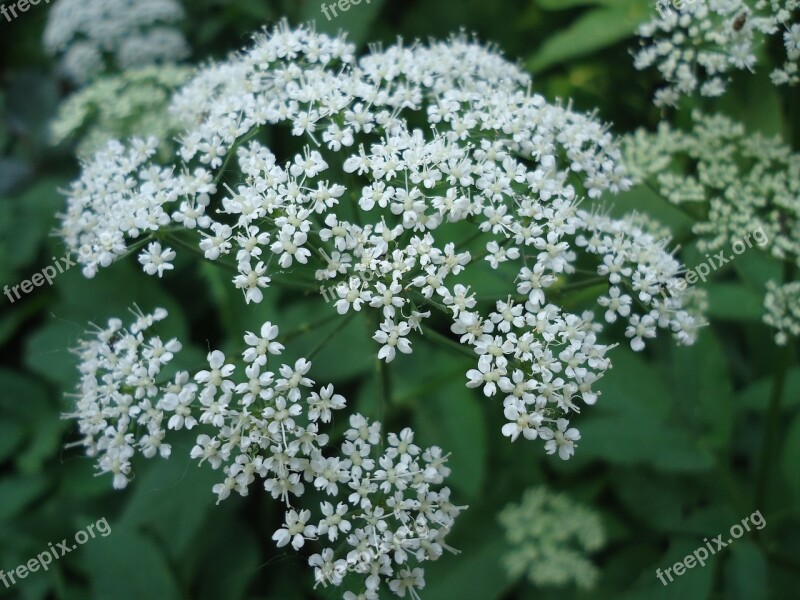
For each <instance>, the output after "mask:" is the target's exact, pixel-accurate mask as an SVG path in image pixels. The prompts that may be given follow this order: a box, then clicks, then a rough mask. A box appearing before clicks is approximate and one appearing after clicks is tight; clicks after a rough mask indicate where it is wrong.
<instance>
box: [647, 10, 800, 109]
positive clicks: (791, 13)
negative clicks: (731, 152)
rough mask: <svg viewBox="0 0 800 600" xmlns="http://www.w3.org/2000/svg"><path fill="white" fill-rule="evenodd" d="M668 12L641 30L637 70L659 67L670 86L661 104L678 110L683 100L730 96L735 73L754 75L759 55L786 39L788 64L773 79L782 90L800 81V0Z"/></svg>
mask: <svg viewBox="0 0 800 600" xmlns="http://www.w3.org/2000/svg"><path fill="white" fill-rule="evenodd" d="M667 4H668V6H667V7H665V8H663V10H661V11H659V14H658V15H656V16H654V17H653V18H652V19H651V20H650V21H648V22H646V23H644V24H643V25H641V26H640V28H639V36H640V37H641V38H642V47H641V48H640V49H639V50H638V52H637V53H636V56H635V63H634V64H635V66H636V68H637V69H646V68H649V67H653V66H655V67H656V68H657V69H658V71H659V72H660V73H661V76H662V77H663V78H664V81H665V82H666V84H667V85H666V86H665V87H663V88H661V89H659V90H658V91H657V92H656V97H655V103H656V105H659V106H665V105H667V106H674V105H676V104H677V102H678V100H679V99H680V98H681V96H685V95H691V94H694V93H695V92H697V91H699V93H700V95H702V96H712V97H713V96H721V95H722V94H724V93H725V89H726V87H727V84H728V81H729V80H730V76H731V73H733V72H735V71H753V70H754V69H755V66H756V62H757V58H756V57H757V55H758V54H759V53H760V52H763V51H764V46H766V44H767V42H769V40H770V39H771V38H772V37H778V38H780V41H781V42H782V44H783V46H784V49H785V52H786V59H785V62H784V64H783V65H782V66H780V67H778V68H776V69H775V70H773V71H772V73H771V78H772V81H773V83H775V84H776V85H782V84H790V85H793V84H795V83H797V82H798V81H800V74H799V73H798V59H800V23H798V22H797V17H798V9H799V8H800V0H758V1H757V2H755V3H754V4H753V3H749V2H745V0H698V1H696V2H685V3H683V6H682V8H681V9H680V10H678V9H676V8H674V7H673V6H669V3H667Z"/></svg>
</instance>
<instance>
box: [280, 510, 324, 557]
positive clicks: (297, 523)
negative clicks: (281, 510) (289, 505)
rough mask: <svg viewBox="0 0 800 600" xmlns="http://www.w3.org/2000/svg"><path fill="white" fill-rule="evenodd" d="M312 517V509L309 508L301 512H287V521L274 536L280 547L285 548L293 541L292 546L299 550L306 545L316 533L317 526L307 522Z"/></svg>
mask: <svg viewBox="0 0 800 600" xmlns="http://www.w3.org/2000/svg"><path fill="white" fill-rule="evenodd" d="M310 518H311V511H308V510H301V511H300V512H297V511H296V510H290V511H289V512H288V513H286V522H285V523H284V526H283V528H282V529H278V530H277V531H276V532H275V533H274V534H273V536H272V539H273V540H275V542H276V543H277V546H278V548H283V547H284V546H287V545H288V544H289V542H291V543H292V548H294V549H295V550H299V549H300V548H302V547H303V546H304V545H305V542H306V539H310V538H313V537H314V536H315V535H316V528H315V527H314V526H313V525H307V524H306V523H307V522H308V520H309V519H310Z"/></svg>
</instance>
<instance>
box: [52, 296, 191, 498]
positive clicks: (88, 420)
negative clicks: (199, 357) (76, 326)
mask: <svg viewBox="0 0 800 600" xmlns="http://www.w3.org/2000/svg"><path fill="white" fill-rule="evenodd" d="M134 315H135V317H136V320H135V321H134V322H133V323H132V324H131V325H130V326H129V327H128V328H125V327H123V323H122V321H121V320H120V319H111V320H109V322H108V325H107V326H106V327H105V328H101V327H96V329H95V330H94V331H93V332H92V336H91V337H88V338H87V339H85V340H82V341H81V343H80V346H79V347H78V348H76V350H75V352H76V354H77V355H78V357H79V358H80V363H79V367H78V368H79V370H80V375H81V379H80V384H79V386H78V390H77V393H76V394H75V398H76V400H75V410H74V411H73V412H71V413H68V414H66V415H65V417H67V418H72V419H77V421H78V429H79V431H80V433H81V435H83V436H84V437H83V440H81V441H80V442H78V443H77V445H82V446H84V447H85V448H86V453H87V455H89V456H94V457H98V461H97V468H98V470H99V471H100V472H101V473H111V474H112V475H113V476H114V488H115V489H122V488H124V487H126V486H127V485H128V481H129V479H130V475H131V459H132V458H133V456H134V455H135V454H136V451H137V450H138V451H139V452H141V454H142V455H144V456H145V457H147V458H152V457H154V456H156V455H157V454H158V455H160V456H161V457H162V458H167V457H169V455H170V453H171V451H172V447H171V446H170V445H169V444H167V443H165V442H164V438H165V435H166V432H165V422H164V421H165V419H166V415H165V412H166V411H167V410H168V401H167V397H168V396H169V394H172V393H174V392H175V391H176V390H175V385H176V384H177V385H178V386H180V385H181V383H182V382H183V376H178V377H177V378H176V380H175V381H176V384H169V383H161V382H159V381H158V380H159V375H160V374H161V372H162V371H163V370H164V369H165V367H167V366H168V365H169V363H170V362H172V360H173V359H174V357H175V354H176V353H177V352H179V351H180V350H181V343H180V342H179V341H177V340H174V339H173V340H169V341H167V342H164V341H163V340H162V339H161V338H160V337H158V336H155V335H150V334H149V333H148V330H150V329H151V328H152V327H153V326H154V325H155V324H156V323H158V322H159V321H163V320H164V319H165V318H166V317H167V311H166V310H164V309H158V310H156V311H155V312H153V313H152V314H148V315H146V314H143V313H142V312H140V311H138V310H137V311H136V312H135V313H134ZM146 336H147V337H146ZM172 410H174V408H173V409H172ZM175 418H176V417H172V420H170V425H172V424H173V420H174V419H175ZM182 422H183V421H182ZM194 422H195V421H194V420H193V419H192V418H191V417H189V418H188V420H187V423H188V425H189V426H191V425H192V424H194Z"/></svg>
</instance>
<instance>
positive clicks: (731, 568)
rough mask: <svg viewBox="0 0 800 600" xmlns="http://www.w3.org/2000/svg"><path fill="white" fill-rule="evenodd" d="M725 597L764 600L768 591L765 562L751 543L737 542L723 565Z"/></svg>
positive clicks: (731, 599) (758, 550) (739, 599)
mask: <svg viewBox="0 0 800 600" xmlns="http://www.w3.org/2000/svg"><path fill="white" fill-rule="evenodd" d="M725 567H726V568H725V589H726V590H727V591H726V594H725V597H726V598H728V599H729V600H766V599H767V591H768V590H769V585H768V583H769V582H768V579H767V561H766V559H765V558H764V554H763V553H762V552H761V550H760V549H759V548H758V546H756V545H755V544H754V543H752V542H748V541H738V542H736V544H735V545H733V546H732V547H731V557H730V560H728V561H727V563H726V565H725Z"/></svg>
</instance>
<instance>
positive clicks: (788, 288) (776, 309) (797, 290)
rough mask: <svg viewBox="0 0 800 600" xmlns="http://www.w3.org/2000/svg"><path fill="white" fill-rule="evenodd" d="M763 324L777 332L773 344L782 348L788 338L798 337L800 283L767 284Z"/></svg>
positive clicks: (770, 282)
mask: <svg viewBox="0 0 800 600" xmlns="http://www.w3.org/2000/svg"><path fill="white" fill-rule="evenodd" d="M764 308H765V310H766V313H765V314H764V322H765V323H766V324H767V325H769V326H770V327H774V328H775V329H777V330H778V332H777V333H776V334H775V342H776V343H777V344H778V345H779V346H783V345H784V344H786V343H787V342H788V341H789V337H790V336H791V337H794V338H797V337H798V336H800V281H792V282H790V283H786V284H783V285H778V284H777V283H775V282H774V281H768V282H767V293H766V296H765V297H764Z"/></svg>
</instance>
